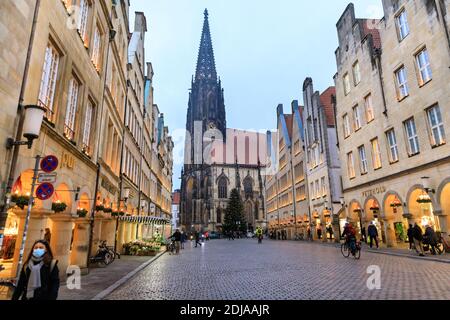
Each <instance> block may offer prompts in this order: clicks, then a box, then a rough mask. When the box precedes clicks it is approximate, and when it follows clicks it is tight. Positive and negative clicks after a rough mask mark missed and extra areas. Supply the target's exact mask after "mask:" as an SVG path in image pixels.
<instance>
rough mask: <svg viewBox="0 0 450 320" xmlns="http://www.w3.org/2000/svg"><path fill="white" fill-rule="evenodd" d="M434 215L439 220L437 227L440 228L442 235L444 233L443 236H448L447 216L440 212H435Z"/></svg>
mask: <svg viewBox="0 0 450 320" xmlns="http://www.w3.org/2000/svg"><path fill="white" fill-rule="evenodd" d="M434 214H435V215H436V216H437V217H438V219H439V225H440V227H441V231H442V233H444V235H446V234H448V224H447V219H448V215H446V214H444V212H443V211H441V210H436V211H435V212H434Z"/></svg>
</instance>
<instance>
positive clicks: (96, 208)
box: [95, 204, 105, 211]
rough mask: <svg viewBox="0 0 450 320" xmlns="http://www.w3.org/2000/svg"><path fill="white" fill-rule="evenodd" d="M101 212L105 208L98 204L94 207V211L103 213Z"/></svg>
mask: <svg viewBox="0 0 450 320" xmlns="http://www.w3.org/2000/svg"><path fill="white" fill-rule="evenodd" d="M103 210H105V207H104V206H103V205H101V204H99V205H97V206H95V211H103Z"/></svg>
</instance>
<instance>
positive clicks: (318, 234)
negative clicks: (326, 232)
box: [317, 228, 322, 240]
mask: <svg viewBox="0 0 450 320" xmlns="http://www.w3.org/2000/svg"><path fill="white" fill-rule="evenodd" d="M317 237H319V240H321V239H322V228H318V229H317Z"/></svg>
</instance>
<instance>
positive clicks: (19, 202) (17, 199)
mask: <svg viewBox="0 0 450 320" xmlns="http://www.w3.org/2000/svg"><path fill="white" fill-rule="evenodd" d="M29 201H30V197H27V196H19V195H17V194H13V195H12V196H11V202H14V203H15V204H16V206H18V207H19V208H20V209H22V210H23V209H24V208H25V207H26V206H28V202H29Z"/></svg>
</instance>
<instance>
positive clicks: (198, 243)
mask: <svg viewBox="0 0 450 320" xmlns="http://www.w3.org/2000/svg"><path fill="white" fill-rule="evenodd" d="M200 238H201V235H200V232H196V233H195V247H196V248H197V246H198V245H200V247H201V246H202V244H201V242H200Z"/></svg>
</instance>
